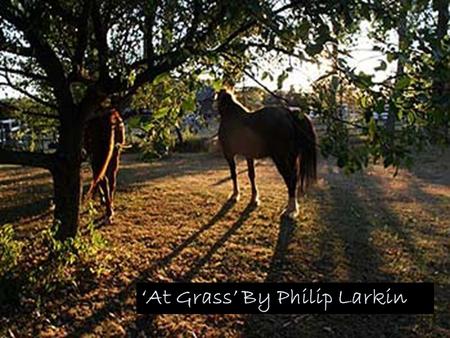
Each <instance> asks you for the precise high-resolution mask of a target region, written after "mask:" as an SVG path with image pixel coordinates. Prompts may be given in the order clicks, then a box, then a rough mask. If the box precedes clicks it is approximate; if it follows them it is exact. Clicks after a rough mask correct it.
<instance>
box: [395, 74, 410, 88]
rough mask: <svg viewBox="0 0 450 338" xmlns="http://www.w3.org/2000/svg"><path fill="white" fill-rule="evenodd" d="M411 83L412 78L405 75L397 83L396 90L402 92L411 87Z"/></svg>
mask: <svg viewBox="0 0 450 338" xmlns="http://www.w3.org/2000/svg"><path fill="white" fill-rule="evenodd" d="M410 83H411V78H410V77H409V76H407V75H403V76H402V77H400V78H399V79H398V81H397V82H396V83H395V89H396V90H402V89H405V88H406V87H408V86H409V84H410Z"/></svg>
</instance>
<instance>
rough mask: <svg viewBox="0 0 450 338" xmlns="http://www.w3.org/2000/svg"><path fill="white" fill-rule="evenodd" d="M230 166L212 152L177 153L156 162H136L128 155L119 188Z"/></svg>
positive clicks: (123, 164)
mask: <svg viewBox="0 0 450 338" xmlns="http://www.w3.org/2000/svg"><path fill="white" fill-rule="evenodd" d="M226 168H228V166H227V163H226V161H225V159H223V158H221V159H219V160H217V158H212V157H211V155H210V154H202V153H200V154H189V155H187V154H183V155H180V154H176V155H174V156H173V157H171V158H168V159H165V160H161V161H158V162H155V163H154V164H150V163H145V162H135V161H133V160H132V159H129V158H128V157H125V158H124V160H123V161H122V165H121V167H120V170H119V177H118V190H119V191H121V190H126V189H127V188H129V187H131V186H139V184H142V183H145V182H147V181H152V180H156V179H159V178H161V177H166V176H172V177H180V176H186V175H195V174H198V173H201V172H205V171H208V170H219V169H226Z"/></svg>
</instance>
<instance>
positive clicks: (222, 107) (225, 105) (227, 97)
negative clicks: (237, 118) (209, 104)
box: [215, 89, 234, 116]
mask: <svg viewBox="0 0 450 338" xmlns="http://www.w3.org/2000/svg"><path fill="white" fill-rule="evenodd" d="M215 103H216V107H215V108H216V109H217V111H218V112H219V114H220V115H221V116H223V115H224V114H226V113H227V111H228V110H229V108H230V107H231V106H232V104H233V103H234V100H233V96H232V95H231V94H230V93H229V92H228V91H227V90H226V89H221V90H219V91H218V92H217V93H216V97H215Z"/></svg>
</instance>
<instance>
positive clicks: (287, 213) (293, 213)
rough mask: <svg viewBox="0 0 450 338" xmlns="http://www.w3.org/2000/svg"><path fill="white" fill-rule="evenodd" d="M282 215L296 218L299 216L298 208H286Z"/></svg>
mask: <svg viewBox="0 0 450 338" xmlns="http://www.w3.org/2000/svg"><path fill="white" fill-rule="evenodd" d="M281 216H282V217H286V218H289V219H292V220H293V219H296V218H297V216H298V210H288V209H285V210H284V211H283V212H282V213H281Z"/></svg>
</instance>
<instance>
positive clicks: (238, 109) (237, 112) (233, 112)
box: [226, 102, 248, 118]
mask: <svg viewBox="0 0 450 338" xmlns="http://www.w3.org/2000/svg"><path fill="white" fill-rule="evenodd" d="M227 110H228V112H227V114H226V115H228V116H229V117H232V118H237V117H242V116H245V115H247V114H248V110H247V109H246V108H245V107H244V106H242V105H240V104H239V103H237V102H232V103H231V104H230V105H229V106H228V109H227Z"/></svg>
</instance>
